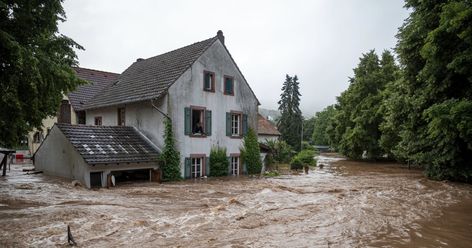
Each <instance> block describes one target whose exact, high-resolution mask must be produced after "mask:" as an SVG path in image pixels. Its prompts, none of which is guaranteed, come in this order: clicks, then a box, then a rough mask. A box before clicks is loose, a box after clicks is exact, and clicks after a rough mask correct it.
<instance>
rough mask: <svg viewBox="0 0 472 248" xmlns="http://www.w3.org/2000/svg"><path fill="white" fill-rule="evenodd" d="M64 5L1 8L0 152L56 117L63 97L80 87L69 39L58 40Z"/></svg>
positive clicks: (23, 3)
mask: <svg viewBox="0 0 472 248" xmlns="http://www.w3.org/2000/svg"><path fill="white" fill-rule="evenodd" d="M59 21H61V22H62V21H65V13H64V9H63V8H62V1H60V0H51V1H29V0H11V1H1V2H0V54H1V56H0V96H1V98H0V134H1V137H0V146H8V147H10V146H14V145H16V144H17V143H18V141H19V139H21V138H22V137H24V136H25V135H26V134H27V132H28V131H30V130H32V129H33V128H40V127H41V125H42V120H43V119H44V118H46V117H47V116H54V115H56V113H57V111H58V108H59V103H60V101H61V99H62V96H63V94H65V93H68V92H69V91H71V90H74V88H75V87H76V86H77V85H79V84H80V83H84V82H83V81H82V80H79V79H78V78H77V77H76V76H75V72H74V71H73V69H72V68H71V66H76V65H77V64H78V62H77V56H76V54H75V52H74V48H78V49H82V47H81V46H80V45H78V44H77V43H75V42H74V41H73V40H72V39H70V38H68V37H66V36H64V35H61V34H59V32H58V28H57V25H58V22H59Z"/></svg>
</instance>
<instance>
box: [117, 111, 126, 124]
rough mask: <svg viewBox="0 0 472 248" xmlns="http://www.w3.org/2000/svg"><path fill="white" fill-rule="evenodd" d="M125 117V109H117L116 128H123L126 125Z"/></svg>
mask: <svg viewBox="0 0 472 248" xmlns="http://www.w3.org/2000/svg"><path fill="white" fill-rule="evenodd" d="M125 117H126V112H125V108H118V126H124V125H125V124H126V122H125Z"/></svg>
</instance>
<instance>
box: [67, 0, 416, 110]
mask: <svg viewBox="0 0 472 248" xmlns="http://www.w3.org/2000/svg"><path fill="white" fill-rule="evenodd" d="M403 5H404V2H403V1H401V0H325V1H321V0H319V1H297V0H291V1H256V0H250V1H242V0H239V1H221V0H210V1H206V0H198V1H153V0H149V1H145V0H137V1H136V0H135V1H129V0H127V1H117V0H107V1H105V0H80V1H78V0H75V1H74V0H66V1H65V3H64V8H65V11H66V15H67V21H66V22H64V23H62V24H60V32H61V33H63V34H65V35H67V36H69V37H71V38H72V39H74V40H75V41H76V42H78V43H79V44H80V45H82V46H83V47H84V48H85V51H80V52H78V56H79V62H80V66H82V67H86V68H91V69H98V70H105V71H111V72H117V73H121V72H123V71H124V70H125V69H126V68H127V67H128V66H130V65H131V63H132V62H133V61H135V60H136V58H149V57H152V56H155V55H158V54H161V53H164V52H167V51H170V50H174V49H176V48H179V47H182V46H186V45H189V44H192V43H194V42H197V41H200V40H204V39H207V38H210V37H213V36H215V35H216V32H217V31H218V30H219V29H221V30H223V33H224V35H225V38H226V39H225V44H226V46H227V47H228V49H229V51H230V52H231V54H232V56H233V58H234V59H235V60H236V63H237V64H238V66H239V67H240V69H241V70H242V72H243V74H244V76H245V77H246V79H247V80H248V82H249V84H250V85H251V87H252V88H253V90H254V91H255V93H256V95H257V97H258V98H259V100H260V102H261V107H263V108H269V109H277V107H278V105H277V101H278V100H279V97H280V88H281V87H282V83H283V81H284V79H285V74H290V75H294V74H296V75H298V77H299V79H300V82H301V85H300V90H301V94H302V98H301V109H302V111H303V113H304V115H305V116H312V115H313V114H314V113H315V112H316V111H319V110H321V109H323V108H324V107H326V106H327V105H330V104H333V103H335V101H336V96H338V95H339V94H340V93H341V92H342V91H343V90H345V89H346V88H347V86H348V77H349V76H352V74H353V73H352V69H353V68H354V67H355V66H356V65H357V63H358V60H359V57H360V56H361V55H362V53H365V52H367V51H369V50H370V49H375V50H376V51H377V52H378V53H380V52H382V51H383V50H384V49H391V48H393V47H394V46H395V43H396V39H395V34H396V33H397V30H398V28H399V27H400V26H401V25H402V23H403V21H404V19H406V18H407V16H408V11H407V10H406V9H404V8H403Z"/></svg>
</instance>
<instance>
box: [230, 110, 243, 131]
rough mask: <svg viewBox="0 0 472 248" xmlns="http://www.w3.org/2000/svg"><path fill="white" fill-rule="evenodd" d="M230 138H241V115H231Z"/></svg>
mask: <svg viewBox="0 0 472 248" xmlns="http://www.w3.org/2000/svg"><path fill="white" fill-rule="evenodd" d="M231 136H241V114H234V113H232V114H231Z"/></svg>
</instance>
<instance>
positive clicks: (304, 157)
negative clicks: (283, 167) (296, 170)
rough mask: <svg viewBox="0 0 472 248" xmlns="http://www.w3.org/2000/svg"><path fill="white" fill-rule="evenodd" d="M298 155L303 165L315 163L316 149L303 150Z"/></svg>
mask: <svg viewBox="0 0 472 248" xmlns="http://www.w3.org/2000/svg"><path fill="white" fill-rule="evenodd" d="M296 157H299V158H300V160H301V161H302V163H303V165H315V164H314V163H315V162H316V161H315V158H314V157H315V151H313V150H302V151H300V152H299V153H298V154H297V156H296Z"/></svg>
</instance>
